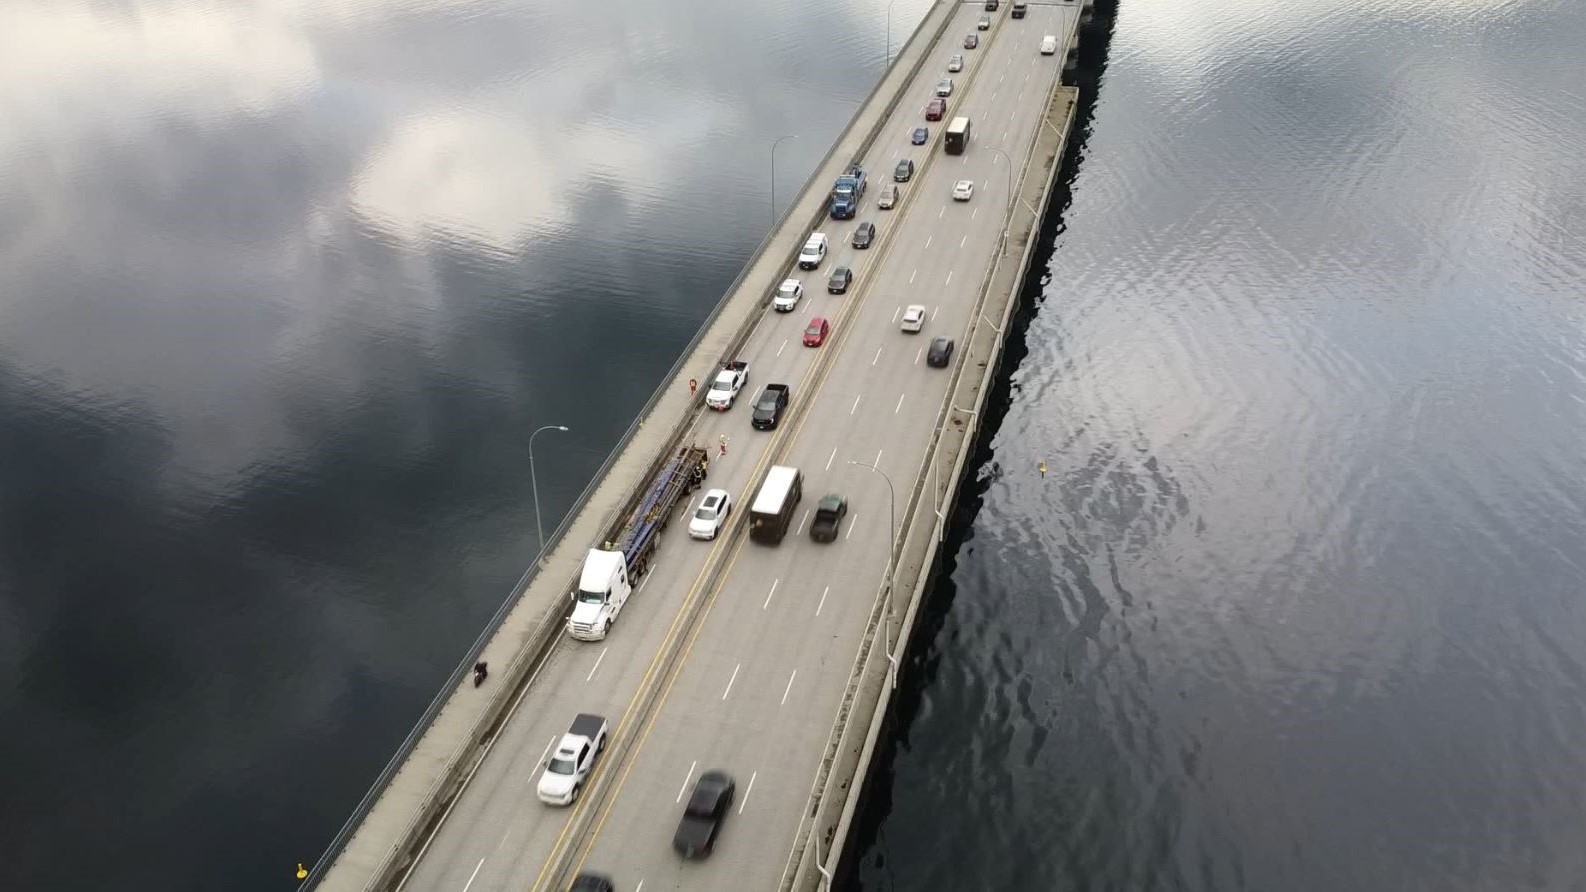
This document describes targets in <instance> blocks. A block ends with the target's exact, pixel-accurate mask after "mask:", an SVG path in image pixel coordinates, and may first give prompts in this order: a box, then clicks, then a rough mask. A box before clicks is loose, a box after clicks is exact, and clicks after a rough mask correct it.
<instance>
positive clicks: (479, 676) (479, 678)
mask: <svg viewBox="0 0 1586 892" xmlns="http://www.w3.org/2000/svg"><path fill="white" fill-rule="evenodd" d="M489 674H490V664H489V663H486V662H485V661H484V660H480V661H479V662H477V663H475V664H474V687H476V688H477V687H479V686H480V685H482V684H484V683H485V676H487V675H489Z"/></svg>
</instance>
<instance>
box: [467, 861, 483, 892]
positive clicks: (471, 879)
mask: <svg viewBox="0 0 1586 892" xmlns="http://www.w3.org/2000/svg"><path fill="white" fill-rule="evenodd" d="M484 866H485V859H483V858H480V859H479V863H478V864H475V865H474V872H473V873H471V874H469V875H468V882H466V883H463V892H468V887H469V886H472V885H473V884H474V877H477V876H479V868H481V867H484Z"/></svg>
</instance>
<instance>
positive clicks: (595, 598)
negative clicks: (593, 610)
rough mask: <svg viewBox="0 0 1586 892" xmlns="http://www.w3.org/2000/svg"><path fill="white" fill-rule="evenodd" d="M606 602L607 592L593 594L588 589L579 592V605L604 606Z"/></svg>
mask: <svg viewBox="0 0 1586 892" xmlns="http://www.w3.org/2000/svg"><path fill="white" fill-rule="evenodd" d="M605 602H606V593H605V592H592V591H588V590H586V589H579V590H578V603H580V604H604V603H605Z"/></svg>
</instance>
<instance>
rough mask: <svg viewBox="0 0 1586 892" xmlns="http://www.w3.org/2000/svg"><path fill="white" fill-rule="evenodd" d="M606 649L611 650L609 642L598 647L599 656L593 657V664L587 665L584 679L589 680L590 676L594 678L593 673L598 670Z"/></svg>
mask: <svg viewBox="0 0 1586 892" xmlns="http://www.w3.org/2000/svg"><path fill="white" fill-rule="evenodd" d="M608 650H611V645H609V644H608V645H606V646H605V647H602V648H601V649H600V656H598V657H595V665H593V666H591V667H589V674H588V675H586V676H584V681H589V680H590V679H591V678H594V677H595V673H596V672H598V671H600V661H601V660H604V659H605V658H606V651H608Z"/></svg>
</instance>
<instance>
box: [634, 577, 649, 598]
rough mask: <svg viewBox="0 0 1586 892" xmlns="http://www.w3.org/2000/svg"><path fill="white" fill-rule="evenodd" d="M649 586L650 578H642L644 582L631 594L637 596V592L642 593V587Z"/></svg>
mask: <svg viewBox="0 0 1586 892" xmlns="http://www.w3.org/2000/svg"><path fill="white" fill-rule="evenodd" d="M649 584H650V577H649V575H646V576H645V577H644V581H643V582H641V583H639V587H638V588H636V589H634V590H633V593H634V594H636V595H637V594H638V593H639V592H642V591H644V587H645V586H647V585H649Z"/></svg>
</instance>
